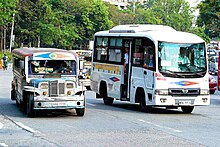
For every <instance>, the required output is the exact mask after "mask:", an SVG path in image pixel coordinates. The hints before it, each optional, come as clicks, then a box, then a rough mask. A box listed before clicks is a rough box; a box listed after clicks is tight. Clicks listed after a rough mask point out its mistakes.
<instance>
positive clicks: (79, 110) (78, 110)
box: [76, 108, 85, 116]
mask: <svg viewBox="0 0 220 147" xmlns="http://www.w3.org/2000/svg"><path fill="white" fill-rule="evenodd" d="M84 114H85V108H76V115H77V116H84Z"/></svg>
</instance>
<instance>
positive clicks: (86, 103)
mask: <svg viewBox="0 0 220 147" xmlns="http://www.w3.org/2000/svg"><path fill="white" fill-rule="evenodd" d="M86 105H89V106H93V107H95V106H96V105H94V104H91V103H86Z"/></svg>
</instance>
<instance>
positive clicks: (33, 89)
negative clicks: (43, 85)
mask: <svg viewBox="0 0 220 147" xmlns="http://www.w3.org/2000/svg"><path fill="white" fill-rule="evenodd" d="M24 91H26V92H33V93H38V94H40V93H41V91H40V90H39V89H38V88H36V87H33V86H24Z"/></svg>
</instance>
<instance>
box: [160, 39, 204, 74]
mask: <svg viewBox="0 0 220 147" xmlns="http://www.w3.org/2000/svg"><path fill="white" fill-rule="evenodd" d="M158 45H159V46H158V68H159V71H160V72H161V73H162V74H164V75H165V76H169V77H173V76H176V77H179V76H177V75H180V76H181V74H185V75H186V74H187V75H196V76H197V77H198V76H204V75H205V73H206V70H207V66H206V52H205V44H204V43H196V44H178V43H167V42H159V44H158Z"/></svg>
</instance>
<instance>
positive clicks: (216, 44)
mask: <svg viewBox="0 0 220 147" xmlns="http://www.w3.org/2000/svg"><path fill="white" fill-rule="evenodd" d="M208 49H215V50H219V49H220V41H214V40H212V41H210V43H209V44H208Z"/></svg>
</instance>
